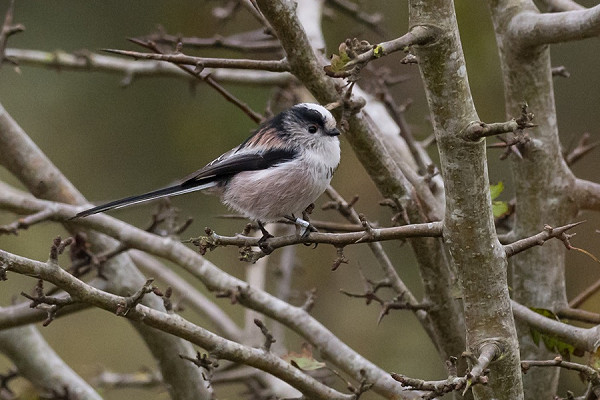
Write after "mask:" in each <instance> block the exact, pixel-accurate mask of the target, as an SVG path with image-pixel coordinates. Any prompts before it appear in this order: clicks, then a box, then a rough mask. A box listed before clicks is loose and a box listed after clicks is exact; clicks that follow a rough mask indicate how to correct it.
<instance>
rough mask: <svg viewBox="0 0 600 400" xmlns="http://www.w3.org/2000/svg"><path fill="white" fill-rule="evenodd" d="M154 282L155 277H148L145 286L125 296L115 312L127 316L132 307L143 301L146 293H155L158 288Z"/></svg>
mask: <svg viewBox="0 0 600 400" xmlns="http://www.w3.org/2000/svg"><path fill="white" fill-rule="evenodd" d="M153 282H154V279H153V278H150V279H148V280H147V281H146V283H145V284H144V286H142V287H141V288H140V289H139V290H138V291H137V292H135V293H134V294H133V295H131V296H128V297H125V298H124V300H123V301H121V302H119V304H118V305H117V309H116V310H115V314H116V315H118V316H120V317H124V316H126V315H127V313H129V311H130V310H131V309H133V308H134V307H135V306H137V305H138V304H140V303H141V302H142V299H143V298H144V296H145V295H146V294H148V293H154V291H155V290H156V289H157V288H156V286H154V285H152V283H153Z"/></svg>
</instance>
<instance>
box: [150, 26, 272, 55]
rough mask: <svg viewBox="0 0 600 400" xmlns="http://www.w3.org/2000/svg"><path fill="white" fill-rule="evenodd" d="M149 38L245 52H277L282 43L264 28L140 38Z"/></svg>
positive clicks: (166, 34) (161, 33)
mask: <svg viewBox="0 0 600 400" xmlns="http://www.w3.org/2000/svg"><path fill="white" fill-rule="evenodd" d="M140 39H141V40H149V41H153V42H155V43H158V44H170V45H173V46H175V45H177V44H178V43H181V44H182V45H183V46H184V47H192V48H200V49H202V48H206V47H214V48H220V49H227V50H237V51H243V52H251V53H253V54H255V53H257V52H275V51H279V50H281V45H280V44H279V41H278V40H276V39H272V38H271V37H270V36H268V35H265V33H264V32H263V30H259V31H252V32H245V33H240V34H236V35H231V36H221V35H214V36H213V37H212V38H198V37H182V36H178V35H169V34H168V33H166V32H163V31H159V32H158V33H153V34H150V35H148V36H144V37H141V38H140Z"/></svg>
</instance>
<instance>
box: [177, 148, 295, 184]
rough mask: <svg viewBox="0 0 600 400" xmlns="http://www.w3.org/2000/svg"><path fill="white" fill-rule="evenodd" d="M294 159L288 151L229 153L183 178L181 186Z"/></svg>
mask: <svg viewBox="0 0 600 400" xmlns="http://www.w3.org/2000/svg"><path fill="white" fill-rule="evenodd" d="M295 157H296V152H295V151H292V150H288V149H274V150H269V151H265V152H262V153H235V152H230V153H226V154H224V155H223V156H221V157H219V158H217V159H216V160H214V161H213V162H211V163H210V164H208V165H206V166H205V167H203V168H202V169H200V170H198V171H196V172H194V173H193V174H190V175H189V176H188V177H186V178H184V179H183V180H182V183H181V185H182V186H193V185H202V184H205V183H208V182H212V181H215V180H221V179H227V178H229V177H231V176H233V175H235V174H237V173H240V172H244V171H257V170H260V169H267V168H270V167H272V166H275V165H277V164H280V163H282V162H286V161H290V160H293V159H294V158H295Z"/></svg>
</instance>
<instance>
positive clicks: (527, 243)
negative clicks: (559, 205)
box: [504, 221, 585, 257]
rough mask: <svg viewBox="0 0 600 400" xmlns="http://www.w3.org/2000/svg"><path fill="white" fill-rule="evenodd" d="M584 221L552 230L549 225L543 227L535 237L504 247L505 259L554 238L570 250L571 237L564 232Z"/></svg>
mask: <svg viewBox="0 0 600 400" xmlns="http://www.w3.org/2000/svg"><path fill="white" fill-rule="evenodd" d="M584 222H585V221H581V222H575V223H572V224H568V225H564V226H560V227H558V228H553V227H551V226H549V225H546V226H544V230H543V231H542V232H540V233H538V234H537V235H533V236H530V237H527V238H525V239H521V240H517V241H516V242H513V243H511V244H506V245H504V252H505V253H506V257H512V256H514V255H515V254H518V253H520V252H522V251H525V250H527V249H530V248H532V247H534V246H542V245H543V244H544V243H545V242H546V241H548V240H550V239H553V238H556V239H560V240H562V241H563V242H564V243H565V246H566V247H567V249H571V244H570V243H569V239H570V238H571V237H572V236H573V235H568V234H567V233H566V232H567V231H568V230H569V229H571V228H574V227H576V226H577V225H581V224H583V223H584Z"/></svg>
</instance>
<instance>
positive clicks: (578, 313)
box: [556, 307, 600, 325]
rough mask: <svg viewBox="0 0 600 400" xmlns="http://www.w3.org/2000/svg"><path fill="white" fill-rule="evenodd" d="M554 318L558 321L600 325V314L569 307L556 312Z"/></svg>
mask: <svg viewBox="0 0 600 400" xmlns="http://www.w3.org/2000/svg"><path fill="white" fill-rule="evenodd" d="M556 316H557V317H558V318H560V319H568V320H571V321H581V322H587V323H588V324H594V325H598V324H600V314H598V313H595V312H589V311H585V310H578V309H576V308H571V307H566V308H561V309H558V310H556Z"/></svg>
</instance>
